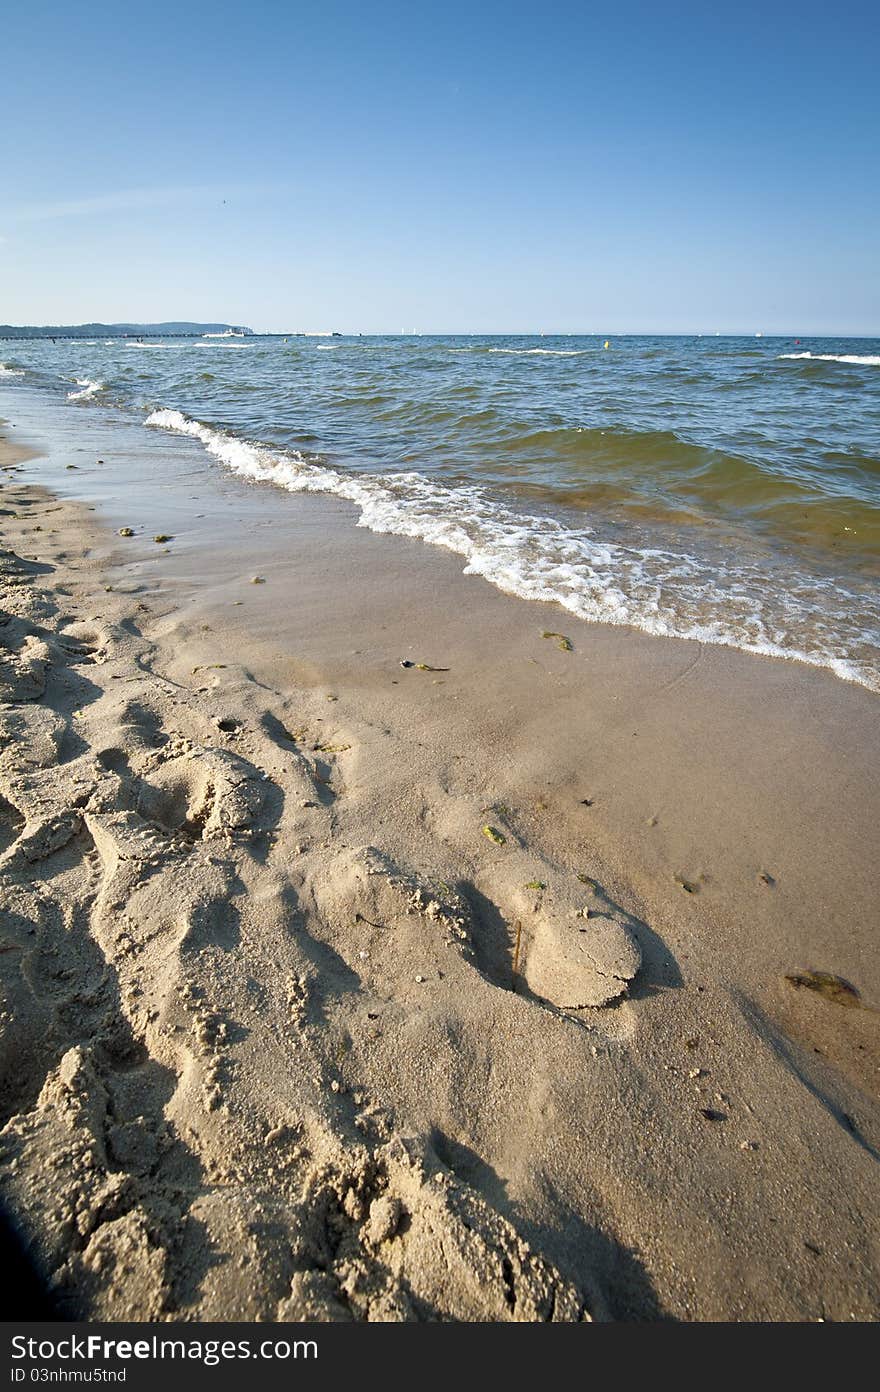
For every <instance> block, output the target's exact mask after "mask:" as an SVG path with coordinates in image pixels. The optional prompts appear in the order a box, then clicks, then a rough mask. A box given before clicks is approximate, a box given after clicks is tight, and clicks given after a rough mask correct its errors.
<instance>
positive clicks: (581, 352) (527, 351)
mask: <svg viewBox="0 0 880 1392" xmlns="http://www.w3.org/2000/svg"><path fill="white" fill-rule="evenodd" d="M446 351H447V352H448V353H507V354H509V355H510V356H511V357H514V358H533V357H540V358H582V357H584V356H585V355H586V354H587V353H590V352H592V349H590V348H487V347H485V345H484V344H474V346H473V347H467V348H454V347H447V350H446Z"/></svg>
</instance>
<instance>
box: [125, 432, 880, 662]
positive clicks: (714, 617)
mask: <svg viewBox="0 0 880 1392" xmlns="http://www.w3.org/2000/svg"><path fill="white" fill-rule="evenodd" d="M146 424H147V425H148V426H152V427H156V428H160V429H164V430H170V431H174V432H176V433H178V434H181V435H186V436H190V437H191V438H194V439H196V440H199V441H200V442H201V444H202V445H203V446H204V447H205V449H206V450H208V452H209V453H210V454H212V455H213V456H214V457H215V458H216V459H218V460H219V461H220V462H221V463H222V464H223V465H224V466H225V467H226V468H228V469H229V470H230V471H232V472H233V473H235V474H238V475H239V476H240V477H242V478H245V479H249V480H252V481H255V482H261V483H270V484H274V485H275V486H276V487H280V488H284V489H287V490H288V491H289V492H294V493H296V492H304V493H327V494H332V495H334V496H336V497H339V498H343V499H346V500H347V501H348V502H350V503H352V504H354V506H355V507H356V508H357V509H358V511H359V513H360V517H359V521H358V525H359V526H362V527H367V528H369V529H370V530H371V531H374V532H384V533H391V534H394V535H397V536H407V537H413V538H417V539H419V540H421V541H425V542H428V543H430V544H431V545H434V546H442V547H444V548H446V549H447V550H449V551H453V552H456V553H457V554H458V555H460V556H462V557H463V558H464V560H465V566H464V570H465V573H466V574H473V575H481V576H483V577H484V578H485V579H486V580H488V581H489V582H490V583H492V584H494V585H495V586H496V587H497V588H498V589H501V590H504V591H506V592H508V593H510V594H515V595H519V596H520V597H522V598H524V599H530V600H542V601H555V602H556V603H558V604H560V605H562V606H563V607H564V608H565V609H567V610H569V611H570V612H571V613H572V614H574V615H576V616H577V617H578V618H581V619H585V620H588V621H592V622H597V623H607V624H616V625H624V626H629V627H632V628H637V629H641V630H642V631H643V632H645V633H649V634H652V635H655V636H660V637H673V638H688V639H694V640H697V641H699V642H703V643H713V644H722V645H725V646H728V647H735V648H740V649H742V650H744V651H746V652H752V653H759V654H764V655H767V656H772V657H780V658H787V659H793V660H798V661H801V662H805V663H809V664H810V665H812V666H816V667H825V668H828V669H830V670H831V671H832V672H834V673H835V674H836V675H837V676H838V677H841V678H842V679H844V680H846V681H853V682H858V683H861V684H862V685H864V686H867V687H869V688H871V689H873V690H880V675H878V672H877V669H876V666H875V665H874V664H873V662H872V656H873V653H874V649H873V648H872V634H873V627H872V629H870V630H869V629H861V628H860V627H859V626H858V622H857V620H856V619H855V617H854V615H855V614H856V613H857V612H858V609H859V604H860V603H861V604H863V603H864V596H861V595H860V596H856V595H853V594H851V593H849V592H848V591H847V589H846V587H845V586H843V585H841V584H840V583H839V582H838V581H837V580H835V579H833V578H822V577H818V576H810V575H794V576H792V575H790V574H786V575H785V577H784V582H783V581H780V580H777V581H776V583H775V584H774V583H773V582H771V581H770V579H769V578H768V573H767V567H766V564H765V563H763V562H760V561H758V560H755V561H753V562H750V561H749V560H748V559H744V558H740V557H737V559H736V560H735V561H734V560H730V559H728V560H726V561H725V562H723V563H719V560H718V558H717V557H714V558H713V557H709V556H706V557H700V556H695V555H691V554H689V553H687V552H686V551H683V550H679V549H673V548H666V549H664V548H662V547H658V546H648V545H645V546H640V545H637V544H635V543H634V544H632V545H623V544H621V543H620V542H617V541H615V542H611V541H608V540H602V539H600V538H598V537H597V536H596V535H595V534H594V532H593V531H592V529H591V528H590V527H588V526H584V527H580V528H577V529H575V528H573V527H570V526H568V525H566V524H565V523H563V522H561V521H558V520H556V519H553V518H549V517H546V516H541V517H536V516H531V515H528V514H523V513H519V512H515V511H514V510H513V509H511V508H509V507H507V506H506V505H505V504H504V503H501V502H499V501H498V500H497V499H495V498H492V497H490V496H489V495H488V494H487V492H486V491H485V490H484V489H483V488H481V487H479V486H476V485H462V486H460V487H455V488H452V487H447V486H446V485H444V484H440V483H435V482H433V481H432V480H430V479H428V478H426V477H424V476H423V475H421V474H419V473H416V472H401V473H392V474H368V473H365V474H353V473H345V472H343V471H341V470H339V469H335V468H333V467H331V466H329V465H325V464H323V463H319V462H315V461H314V460H309V459H307V458H306V457H305V456H303V455H302V454H300V453H298V452H297V451H294V450H279V449H275V448H270V447H269V446H266V445H261V444H256V443H253V442H251V441H248V440H245V439H242V438H240V437H238V436H235V435H232V434H229V433H227V432H225V431H221V430H216V429H214V428H213V427H211V426H208V425H204V424H202V423H200V422H199V421H195V420H191V419H189V418H188V417H187V416H184V415H183V414H182V413H181V412H179V411H175V410H169V409H159V410H155V411H153V412H152V413H151V414H150V415H149V416H148V417H147V420H146ZM847 625H849V627H847Z"/></svg>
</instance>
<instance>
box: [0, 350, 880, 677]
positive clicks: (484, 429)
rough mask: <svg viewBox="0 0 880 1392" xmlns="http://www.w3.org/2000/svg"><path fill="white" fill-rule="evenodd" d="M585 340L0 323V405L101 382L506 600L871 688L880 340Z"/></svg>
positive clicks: (876, 645) (878, 546)
mask: <svg viewBox="0 0 880 1392" xmlns="http://www.w3.org/2000/svg"><path fill="white" fill-rule="evenodd" d="M604 344H605V340H604V339H603V338H601V337H582V338H580V337H564V338H552V337H533V338H526V337H514V338H497V337H493V338H471V337H469V338H449V337H416V336H413V337H395V338H367V337H364V338H337V337H333V338H318V337H308V338H306V337H290V338H287V339H284V338H280V337H273V338H260V337H252V338H245V339H224V338H203V339H180V340H175V339H164V340H148V341H145V342H143V343H135V342H131V341H125V340H107V341H104V340H100V341H94V340H93V341H88V342H86V341H83V340H74V341H71V340H59V341H57V342H56V343H55V344H52V343H51V342H46V341H39V340H36V341H35V340H31V341H6V342H2V343H0V361H2V363H3V365H4V366H3V368H2V369H0V408H2V406H3V405H4V404H5V405H6V408H7V409H10V406H9V403H10V402H12V401H14V393H15V388H16V385H18V384H20V383H22V382H25V381H26V382H27V383H28V384H30V385H32V386H38V387H41V388H42V389H44V390H46V391H49V392H52V393H55V394H63V395H64V397H65V398H66V399H67V400H68V403H69V406H70V409H71V410H76V411H95V410H98V411H100V410H101V409H102V408H103V407H104V406H105V405H107V404H112V405H113V406H114V407H121V408H123V409H124V410H126V411H131V412H135V413H137V414H138V415H139V416H140V418H141V419H142V420H143V421H144V422H145V424H146V425H147V426H148V428H151V429H165V430H178V431H180V432H182V433H185V434H188V435H195V436H196V437H197V438H199V439H200V440H201V441H202V443H203V444H204V446H205V448H206V449H207V450H208V451H209V453H210V454H211V455H212V456H213V457H214V458H215V459H216V461H217V467H218V468H225V469H228V470H231V471H233V472H234V473H236V474H238V475H239V476H240V477H241V478H242V479H245V480H252V481H260V482H263V483H266V482H268V483H271V484H274V485H275V486H277V487H278V488H279V489H280V490H284V491H287V492H298V491H303V490H309V491H326V492H331V493H335V494H338V495H340V496H342V497H345V498H347V499H349V500H350V501H352V502H354V503H355V504H356V505H357V507H358V508H359V510H360V520H361V523H362V525H365V526H368V527H371V528H373V529H374V530H377V531H390V532H397V533H400V534H403V535H407V536H414V537H420V538H422V539H423V540H424V541H426V542H429V543H431V544H434V545H442V546H445V547H447V548H449V549H451V550H453V551H456V552H458V553H460V554H461V556H462V558H463V564H464V565H465V566H466V568H467V569H468V570H470V571H473V572H476V573H479V574H482V575H484V576H485V577H486V578H487V579H488V580H490V581H491V582H492V583H493V584H496V585H498V586H499V587H500V588H502V589H506V590H510V591H512V592H515V593H518V594H521V595H523V596H525V597H526V598H540V599H548V598H551V599H556V600H558V601H559V603H561V604H562V605H564V606H565V607H566V608H567V609H569V610H571V612H573V613H575V614H577V615H579V616H580V617H582V618H586V619H590V620H594V621H601V622H610V623H622V624H629V625H632V626H633V627H637V628H641V629H643V630H645V631H647V632H651V633H656V634H670V635H676V636H683V637H690V638H697V639H700V640H702V641H708V642H720V643H728V644H730V645H731V646H736V647H742V648H746V649H749V650H753V651H758V652H763V653H769V654H773V655H777V656H783V657H791V658H797V659H800V660H805V661H809V662H812V663H814V664H817V665H821V666H827V667H829V668H831V669H832V670H833V671H835V672H836V673H837V674H838V675H839V676H841V677H845V678H848V679H851V680H856V681H860V682H862V683H864V684H866V685H868V686H871V687H872V688H874V689H878V690H880V584H878V581H880V340H865V339H851V340H847V339H834V340H831V339H805V340H803V341H802V342H800V341H796V340H794V339H778V338H774V339H770V338H748V339H747V338H719V337H704V338H680V337H675V338H654V337H645V338H639V337H625V338H618V339H611V340H609V341H608V347H607V348H606V347H605V346H604Z"/></svg>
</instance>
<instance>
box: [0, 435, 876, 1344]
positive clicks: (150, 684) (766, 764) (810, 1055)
mask: <svg viewBox="0 0 880 1392" xmlns="http://www.w3.org/2000/svg"><path fill="white" fill-rule="evenodd" d="M23 409H24V408H23ZM60 409H61V408H59V410H60ZM59 418H60V417H59ZM37 426H38V422H36V421H31V422H30V423H29V424H28V426H27V429H26V430H24V429H23V428H22V427H21V426H20V425H19V428H17V429H15V430H13V429H12V427H11V426H8V427H7V426H0V430H2V431H4V432H5V434H6V443H4V444H2V445H0V450H2V454H0V478H2V496H0V517H2V547H3V552H2V574H0V610H2V616H0V624H2V628H0V635H2V640H3V644H4V651H3V654H2V661H3V666H2V671H0V679H2V682H3V685H4V690H3V692H2V697H3V701H4V705H3V708H2V713H0V721H2V750H0V851H2V858H0V892H2V909H3V916H2V917H3V926H2V943H0V971H2V980H3V992H4V1000H3V1008H2V1016H0V1050H2V1060H3V1066H2V1070H0V1077H2V1108H3V1115H2V1123H3V1129H2V1132H0V1180H2V1194H3V1197H4V1201H5V1205H6V1209H7V1213H8V1215H9V1218H10V1221H11V1223H12V1224H13V1226H15V1227H16V1228H17V1229H18V1230H19V1232H20V1234H21V1237H22V1240H23V1242H24V1243H25V1245H26V1247H27V1250H28V1253H29V1256H30V1259H31V1261H32V1264H33V1266H34V1269H35V1271H36V1272H37V1273H38V1275H39V1278H40V1280H41V1281H42V1282H43V1283H44V1285H45V1288H46V1290H47V1292H48V1295H49V1298H50V1299H51V1301H52V1303H53V1307H54V1308H55V1309H56V1310H57V1311H58V1312H59V1313H60V1314H61V1315H62V1316H63V1317H75V1318H78V1319H106V1320H123V1319H136V1320H162V1321H175V1320H218V1319H224V1320H227V1319H228V1320H292V1321H299V1320H310V1319H313V1320H331V1321H332V1320H348V1319H357V1320H379V1321H398V1320H399V1321H404V1320H405V1321H411V1320H419V1321H422V1320H467V1321H488V1320H492V1321H496V1320H503V1321H564V1322H573V1321H575V1322H576V1321H582V1320H609V1319H618V1320H619V1319H623V1320H646V1319H647V1320H651V1319H672V1320H809V1321H815V1320H851V1319H858V1320H873V1319H876V1318H877V1317H878V1314H880V1270H878V1238H880V1175H878V1164H877V1162H878V1158H880V1109H878V1078H880V1075H878V1048H877V1046H878V1032H877V1021H878V1016H877V1007H878V1004H880V980H878V961H877V953H876V930H877V902H878V875H877V865H878V855H877V827H878V825H880V742H878V737H877V710H878V706H877V697H876V695H874V694H872V693H870V692H869V691H867V690H865V689H864V688H862V687H859V686H856V685H853V684H850V683H847V682H844V681H840V680H838V679H837V678H835V677H834V676H833V675H831V673H829V672H827V671H823V670H819V669H815V668H810V667H807V666H805V665H802V664H800V663H797V662H783V661H779V660H776V659H772V658H761V657H754V656H752V655H750V654H746V653H743V652H738V651H735V650H733V649H731V648H726V647H712V646H706V645H701V644H699V643H695V642H688V641H683V640H676V639H668V638H664V639H653V638H650V637H648V636H645V635H642V634H637V633H635V632H634V631H631V630H629V629H625V628H618V629H614V628H609V627H603V626H601V625H591V624H586V623H583V622H581V621H579V620H577V619H575V618H573V617H572V615H570V614H566V613H565V612H564V611H563V610H562V609H560V608H559V607H557V606H553V605H543V604H538V603H527V602H526V601H524V600H520V599H517V598H513V597H510V596H507V595H505V594H503V593H501V592H500V591H499V590H496V589H493V588H492V587H490V586H489V585H488V584H487V583H486V582H485V581H483V580H482V579H480V578H479V577H476V576H467V575H463V574H462V573H461V570H462V567H461V562H460V559H459V558H457V557H456V556H455V555H452V554H449V553H447V552H444V551H441V550H439V549H436V548H431V547H428V546H425V545H423V544H421V543H419V542H416V541H407V540H404V539H401V538H395V537H385V536H379V535H376V534H373V533H371V532H368V531H365V530H364V529H359V528H356V527H355V526H354V525H353V518H354V511H353V509H351V508H350V507H348V505H346V504H345V503H342V502H340V501H339V500H337V499H331V498H322V497H318V496H301V497H295V498H292V497H288V496H285V497H283V498H282V499H281V500H280V501H279V498H278V495H277V494H276V493H274V492H273V491H272V490H270V489H269V488H265V489H264V488H261V487H258V486H254V485H251V486H249V485H246V484H244V483H242V482H240V481H238V480H235V479H231V478H229V477H225V476H223V475H222V474H221V473H220V471H217V470H213V471H212V470H211V469H210V468H209V467H207V466H205V465H204V464H202V463H200V462H197V461H198V460H199V446H198V444H197V442H194V441H187V440H181V439H176V438H169V437H168V436H163V437H161V438H160V437H158V436H155V437H150V436H149V434H148V432H144V431H143V430H142V429H141V428H140V426H138V431H139V432H140V434H138V435H136V434H135V431H134V428H132V430H131V431H130V433H129V434H128V435H126V433H125V431H124V430H122V428H121V427H118V426H114V425H113V423H112V422H100V421H99V422H91V423H89V424H88V425H86V424H78V425H77V427H76V430H77V431H78V434H75V435H74V434H73V433H71V434H69V435H65V433H64V431H63V429H62V428H61V426H57V428H56V427H55V426H53V428H52V429H51V430H49V429H47V432H46V435H45V437H43V438H40V435H39V430H38V428H37ZM69 429H70V431H71V432H73V430H74V427H72V426H71V427H69ZM19 434H23V435H25V437H26V443H27V448H22V447H20V446H19V445H18V444H12V443H10V441H11V440H17V437H18V436H19ZM137 451H141V452H142V453H141V454H138V453H137ZM99 461H100V462H99ZM120 529H122V530H127V529H131V533H132V534H131V535H120ZM154 537H155V538H160V537H161V538H163V539H162V540H154ZM816 988H818V989H816Z"/></svg>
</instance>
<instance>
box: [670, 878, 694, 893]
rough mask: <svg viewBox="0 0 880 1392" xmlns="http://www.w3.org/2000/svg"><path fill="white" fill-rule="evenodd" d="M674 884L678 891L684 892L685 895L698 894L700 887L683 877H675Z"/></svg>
mask: <svg viewBox="0 0 880 1392" xmlns="http://www.w3.org/2000/svg"><path fill="white" fill-rule="evenodd" d="M675 883H676V884H677V885H678V887H679V889H683V890H684V892H685V894H699V892H700V886H699V885H698V884H695V883H694V881H693V880H686V879H685V878H684V876H683V875H676V876H675Z"/></svg>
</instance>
